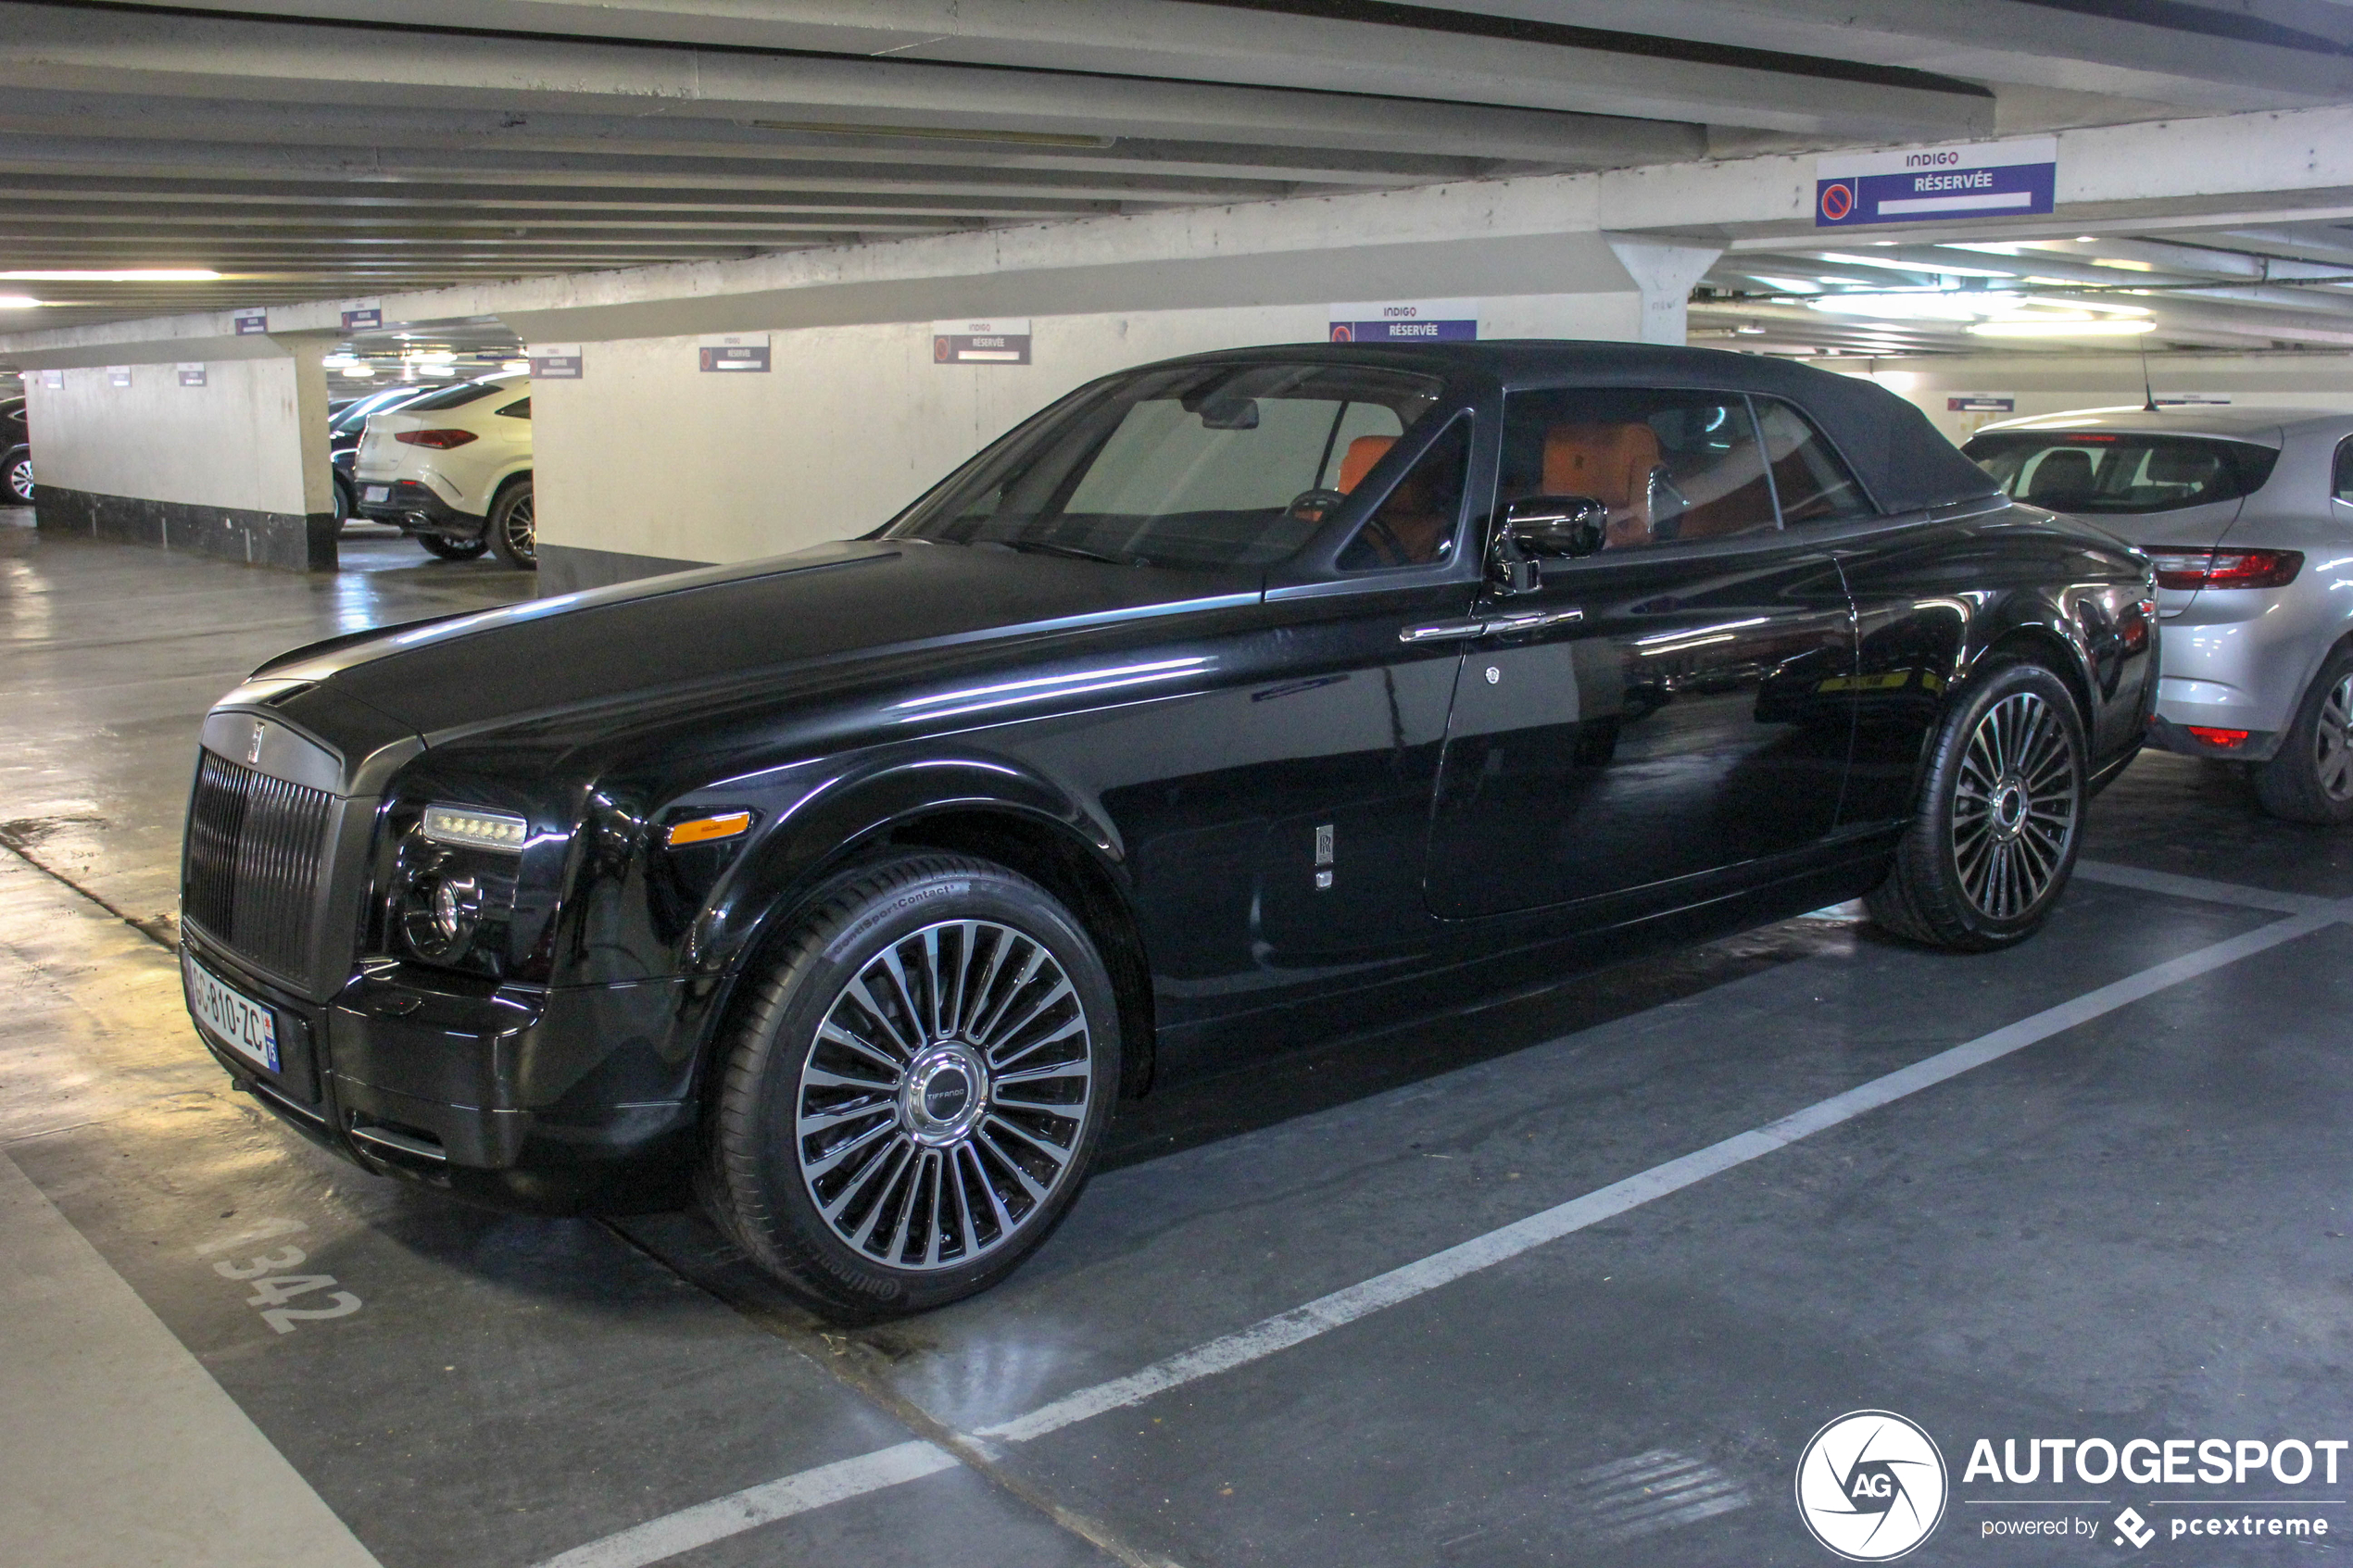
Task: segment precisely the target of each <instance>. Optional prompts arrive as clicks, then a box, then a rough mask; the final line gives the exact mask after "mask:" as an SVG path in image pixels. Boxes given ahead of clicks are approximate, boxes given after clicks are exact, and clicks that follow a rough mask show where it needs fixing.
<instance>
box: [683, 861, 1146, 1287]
mask: <svg viewBox="0 0 2353 1568" xmlns="http://www.w3.org/2000/svg"><path fill="white" fill-rule="evenodd" d="M747 984H748V987H749V1002H748V1004H747V1005H746V1006H745V1007H744V1009H743V1011H742V1014H741V1017H740V1020H739V1022H737V1023H736V1027H735V1029H734V1031H733V1035H732V1038H731V1040H730V1042H729V1046H728V1049H727V1053H726V1056H725V1058H724V1061H723V1063H722V1067H721V1073H722V1077H721V1079H720V1081H719V1084H718V1088H717V1093H716V1096H715V1101H716V1103H715V1108H714V1110H715V1114H714V1115H713V1117H712V1120H711V1130H710V1132H709V1134H708V1147H707V1148H706V1153H705V1160H704V1166H703V1188H704V1201H705V1204H706V1206H707V1207H709V1208H710V1209H711V1210H712V1214H713V1218H714V1219H716V1220H717V1221H718V1222H719V1223H720V1224H721V1226H722V1228H723V1229H724V1230H726V1231H727V1232H728V1233H729V1234H730V1235H732V1236H734V1237H735V1239H736V1242H737V1243H738V1244H739V1245H740V1246H741V1247H742V1248H744V1250H745V1252H746V1253H747V1254H748V1255H749V1257H750V1258H751V1259H752V1261H754V1262H756V1263H758V1264H760V1265H761V1267H762V1268H764V1269H766V1270H767V1271H768V1272H769V1273H773V1274H774V1275H775V1276H776V1277H777V1278H778V1279H780V1280H782V1281H784V1282H785V1283H786V1285H787V1286H791V1287H792V1288H793V1289H795V1290H796V1291H798V1292H799V1293H800V1294H801V1295H803V1296H805V1297H806V1298H809V1299H810V1300H811V1301H812V1302H813V1303H814V1304H815V1305H817V1306H818V1307H819V1308H821V1309H822V1310H824V1311H829V1312H832V1313H835V1314H837V1315H841V1316H847V1317H853V1318H864V1319H874V1318H880V1317H887V1316H896V1315H899V1314H901V1313H906V1312H916V1311H925V1310H926V1309H928V1308H932V1307H937V1306H939V1305H941V1304H943V1303H945V1302H949V1301H953V1300H956V1299H958V1298H962V1297H965V1296H970V1295H972V1294H974V1293H975V1292H977V1291H980V1290H985V1289H987V1288H988V1286H991V1285H994V1284H995V1283H997V1281H999V1280H1000V1279H1002V1278H1003V1277H1004V1276H1005V1275H1006V1274H1008V1273H1011V1272H1012V1271H1013V1269H1014V1268H1015V1267H1016V1266H1017V1265H1018V1264H1019V1263H1020V1262H1021V1261H1022V1260H1023V1259H1024V1258H1026V1257H1027V1256H1028V1255H1029V1253H1030V1252H1032V1251H1034V1250H1035V1249H1036V1248H1038V1245H1039V1244H1041V1243H1042V1242H1043V1241H1044V1240H1045V1239H1046V1237H1047V1236H1049V1235H1051V1233H1052V1231H1053V1229H1054V1227H1055V1226H1056V1225H1057V1224H1058V1223H1061V1220H1062V1218H1063V1215H1064V1214H1066V1213H1067V1212H1068V1211H1069V1210H1070V1205H1071V1203H1072V1202H1073V1200H1075V1199H1076V1198H1077V1196H1078V1191H1079V1189H1080V1187H1081V1186H1082V1185H1085V1182H1086V1179H1087V1173H1088V1165H1089V1164H1090V1162H1091V1161H1092V1160H1093V1158H1094V1153H1095V1148H1096V1146H1097V1144H1098V1143H1099V1142H1100V1140H1101V1135H1102V1131H1103V1127H1104V1124H1105V1123H1107V1122H1108V1121H1109V1120H1110V1115H1111V1109H1112V1104H1113V1101H1114V1098H1115V1096H1116V1094H1117V1091H1118V1085H1119V1055H1120V1042H1119V1014H1118V1006H1117V1002H1116V999H1115V997H1114V994H1113V991H1112V985H1111V978H1110V975H1109V974H1108V972H1106V971H1105V969H1104V967H1103V963H1102V960H1101V958H1100V957H1099V956H1098V955H1097V953H1096V950H1095V945H1094V943H1093V941H1092V940H1091V939H1090V938H1089V937H1088V935H1087V932H1086V930H1085V928H1084V927H1082V926H1081V925H1080V924H1079V923H1078V922H1077V921H1076V919H1074V918H1073V917H1072V916H1071V914H1070V912H1069V911H1068V910H1066V909H1063V906H1062V905H1061V904H1060V903H1058V902H1056V901H1055V899H1054V898H1053V897H1051V895H1049V894H1048V893H1047V892H1046V891H1045V890H1044V889H1043V888H1041V887H1039V886H1038V884H1035V883H1033V882H1030V881H1029V880H1028V879H1027V878H1026V877H1022V876H1020V875H1017V874H1016V873H1014V872H1011V871H1008V870H1006V869H1005V868H1004V867H1001V866H998V865H993V864H991V863H989V862H988V861H985V860H976V859H967V858H965V857H963V856H950V855H922V856H910V857H906V858H903V859H894V860H889V861H886V862H882V863H879V864H875V865H871V866H867V867H864V868H862V869H860V870H858V871H856V872H850V873H849V874H847V875H845V876H844V877H843V878H842V879H841V880H839V881H837V882H836V883H835V884H833V885H832V886H831V887H829V888H827V889H826V890H824V892H823V893H821V894H820V895H819V896H818V897H817V898H816V899H815V900H814V901H813V902H812V905H811V906H810V907H809V908H808V909H805V910H804V911H803V912H802V913H801V914H800V916H799V919H798V920H797V921H796V922H795V923H794V925H793V926H792V928H791V930H790V931H789V933H788V934H787V935H786V936H785V938H784V939H783V941H782V943H781V945H780V946H779V947H777V948H776V949H775V952H774V957H773V958H772V959H771V960H769V961H768V962H767V964H766V965H765V966H764V967H763V968H761V970H759V971H757V972H755V973H754V974H753V975H751V976H750V977H749V980H748V982H747Z"/></svg>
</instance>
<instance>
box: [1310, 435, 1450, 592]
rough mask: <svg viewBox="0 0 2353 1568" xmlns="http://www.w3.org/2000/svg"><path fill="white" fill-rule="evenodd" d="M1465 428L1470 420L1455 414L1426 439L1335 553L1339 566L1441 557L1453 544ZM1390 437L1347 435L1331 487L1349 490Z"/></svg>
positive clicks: (1422, 562) (1374, 566)
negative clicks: (1408, 465) (1336, 480)
mask: <svg viewBox="0 0 2353 1568" xmlns="http://www.w3.org/2000/svg"><path fill="white" fill-rule="evenodd" d="M1470 431H1471V422H1470V420H1467V419H1459V420H1455V421H1454V422H1453V424H1451V425H1449V426H1447V428H1446V432H1445V433H1444V434H1442V435H1441V436H1440V437H1439V438H1438V439H1437V440H1436V441H1435V442H1433V443H1431V445H1430V448H1429V450H1428V451H1427V452H1425V453H1423V454H1422V456H1421V460H1420V461H1418V462H1416V464H1415V465H1414V466H1413V467H1412V468H1411V469H1409V470H1406V473H1405V477H1404V478H1403V479H1401V480H1399V481H1398V482H1397V483H1396V486H1395V487H1394V488H1393V489H1391V490H1390V493H1389V494H1388V495H1387V496H1385V497H1383V498H1382V501H1381V503H1380V505H1379V506H1378V507H1377V508H1374V510H1373V515H1372V516H1370V517H1368V518H1366V519H1365V525H1364V526H1363V527H1362V528H1359V529H1358V530H1357V531H1356V537H1355V538H1353V539H1351V540H1350V541H1349V542H1348V547H1347V548H1346V549H1344V550H1342V551H1341V552H1340V570H1341V571H1379V570H1381V569H1383V568H1386V567H1393V566H1428V565H1429V564H1431V563H1432V562H1434V561H1441V560H1444V559H1445V558H1446V556H1447V553H1448V552H1449V551H1450V550H1452V549H1453V546H1454V526H1455V524H1456V523H1457V522H1459V521H1461V519H1462V515H1463V477H1464V474H1465V472H1466V470H1468V468H1469V467H1470ZM1396 440H1397V438H1396V437H1395V436H1393V435H1360V436H1356V437H1354V438H1353V440H1351V441H1350V442H1349V444H1348V445H1347V447H1346V448H1345V450H1344V451H1343V453H1342V455H1341V458H1340V473H1339V475H1338V478H1339V483H1337V484H1335V485H1333V486H1332V488H1333V489H1336V490H1339V491H1340V492H1341V493H1342V494H1346V493H1347V492H1349V491H1352V490H1353V489H1354V488H1355V487H1356V485H1357V484H1358V483H1361V482H1362V481H1363V480H1364V477H1365V474H1367V473H1369V472H1370V471H1371V470H1372V467H1373V465H1374V464H1375V463H1378V461H1380V459H1381V458H1383V457H1385V456H1387V455H1388V452H1389V449H1390V446H1392V445H1395V444H1396Z"/></svg>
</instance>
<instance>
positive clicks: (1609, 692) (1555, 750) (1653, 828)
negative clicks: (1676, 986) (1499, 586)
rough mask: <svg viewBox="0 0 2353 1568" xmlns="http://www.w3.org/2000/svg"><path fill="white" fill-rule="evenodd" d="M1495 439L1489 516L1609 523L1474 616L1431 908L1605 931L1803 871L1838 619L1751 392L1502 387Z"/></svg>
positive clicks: (1834, 688)
mask: <svg viewBox="0 0 2353 1568" xmlns="http://www.w3.org/2000/svg"><path fill="white" fill-rule="evenodd" d="M1500 477H1501V483H1500V485H1499V490H1498V495H1497V500H1498V509H1499V512H1500V509H1501V507H1502V506H1503V505H1504V504H1507V503H1509V502H1510V501H1511V500H1513V499H1514V498H1516V497H1517V496H1524V495H1580V496H1587V497H1590V498H1592V499H1593V500H1597V501H1599V502H1601V503H1602V504H1603V506H1604V507H1605V508H1607V520H1608V521H1607V530H1606V533H1605V542H1604V546H1603V547H1602V548H1600V549H1599V550H1598V551H1597V552H1595V553H1594V554H1592V555H1590V556H1588V557H1585V558H1581V559H1575V560H1556V561H1551V562H1547V563H1545V568H1544V571H1543V577H1542V582H1541V586H1539V587H1537V588H1535V589H1534V590H1533V591H1530V592H1526V593H1516V594H1510V595H1508V596H1501V597H1491V598H1489V599H1487V600H1484V601H1482V602H1481V603H1480V605H1479V606H1478V608H1475V609H1474V611H1473V612H1472V615H1473V619H1475V620H1478V621H1480V622H1481V624H1482V625H1483V627H1484V628H1485V629H1484V631H1483V632H1482V633H1481V634H1480V635H1478V636H1477V637H1476V638H1468V639H1466V641H1465V643H1464V646H1465V648H1466V657H1465V659H1464V662H1463V664H1462V667H1461V669H1460V671H1458V674H1457V677H1456V684H1455V693H1454V700H1453V706H1452V709H1451V710H1450V714H1449V718H1448V721H1447V733H1446V741H1445V746H1444V751H1443V755H1442V759H1441V764H1440V771H1439V773H1440V776H1439V784H1438V791H1437V798H1436V802H1435V806H1434V809H1433V813H1432V818H1431V826H1430V834H1429V847H1428V862H1427V870H1426V873H1425V886H1426V891H1427V896H1428V902H1429V907H1430V909H1431V910H1432V911H1433V912H1434V913H1435V914H1437V915H1438V916H1440V917H1441V918H1443V919H1448V920H1462V919H1470V918H1476V917H1479V916H1488V915H1502V914H1509V913H1513V912H1516V911H1522V910H1531V909H1552V908H1555V907H1564V906H1577V905H1580V904H1583V905H1586V906H1587V907H1588V909H1589V910H1590V912H1591V917H1592V919H1594V920H1612V919H1617V918H1624V917H1625V916H1626V915H1627V914H1628V913H1629V907H1630V910H1631V911H1632V912H1642V911H1646V910H1655V909H1670V908H1674V907H1677V906H1678V905H1680V904H1681V903H1684V902H1688V901H1692V900H1693V899H1695V898H1698V897H1706V896H1712V893H1711V889H1710V887H1709V885H1708V884H1707V879H1708V877H1709V873H1713V872H1724V871H1726V870H1727V869H1730V868H1743V869H1744V872H1745V874H1747V875H1748V876H1751V877H1753V878H1755V879H1757V880H1763V879H1765V878H1767V877H1768V876H1769V875H1770V874H1772V872H1773V871H1774V870H1775V869H1776V868H1777V867H1778V866H1779V865H1780V864H1781V863H1783V862H1788V861H1792V860H1793V859H1802V858H1803V857H1804V856H1805V855H1806V852H1807V851H1809V850H1812V849H1814V848H1815V847H1818V845H1819V844H1820V843H1821V842H1822V841H1823V840H1824V839H1825V838H1826V837H1827V836H1828V835H1829V834H1830V833H1831V830H1832V828H1833V826H1834V825H1835V823H1836V822H1837V816H1838V802H1839V793H1840V790H1841V788H1842V785H1843V779H1844V773H1845V769H1846V763H1847V752H1848V748H1849V745H1850V740H1851V734H1852V720H1851V709H1850V706H1849V704H1848V702H1847V701H1846V699H1845V697H1844V696H1843V692H1842V691H1841V690H1840V686H1839V683H1840V682H1841V681H1842V680H1844V679H1848V678H1851V674H1852V671H1853V665H1854V657H1855V644H1854V632H1853V620H1852V613H1851V606H1850V603H1849V601H1848V598H1847V595H1846V591H1845V588H1844V585H1843V581H1842V579H1841V577H1840V574H1839V571H1838V568H1837V564H1836V562H1835V560H1834V559H1833V558H1831V555H1830V554H1829V552H1828V551H1826V550H1825V549H1823V548H1822V547H1821V546H1820V545H1819V544H1818V542H1816V541H1814V540H1812V539H1810V538H1808V537H1807V536H1806V535H1805V534H1804V533H1798V532H1793V531H1787V530H1784V529H1782V528H1781V527H1780V516H1779V512H1778V509H1777V507H1776V504H1775V499H1774V491H1773V481H1772V477H1771V475H1770V473H1769V472H1768V464H1767V462H1766V459H1765V457H1764V451H1763V446H1762V444H1761V442H1760V440H1759V435H1758V430H1757V426H1756V421H1755V413H1754V412H1753V410H1752V408H1751V405H1750V401H1749V400H1748V399H1747V398H1746V397H1745V396H1743V395H1740V394H1737V393H1717V392H1660V391H1651V390H1635V389H1572V390H1566V391H1547V392H1532V393H1520V394H1516V395H1513V396H1512V397H1510V398H1509V399H1508V400H1507V402H1506V406H1505V415H1504V451H1503V455H1502V458H1501V465H1500ZM1613 895H1617V896H1625V897H1617V898H1613V897H1611V896H1613ZM1595 901H1599V902H1595Z"/></svg>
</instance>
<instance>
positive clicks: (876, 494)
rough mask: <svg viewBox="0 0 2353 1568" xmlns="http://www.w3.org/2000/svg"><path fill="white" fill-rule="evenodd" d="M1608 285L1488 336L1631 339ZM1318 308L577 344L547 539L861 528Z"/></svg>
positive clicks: (789, 542) (1301, 327) (608, 546)
mask: <svg viewBox="0 0 2353 1568" xmlns="http://www.w3.org/2000/svg"><path fill="white" fill-rule="evenodd" d="M1641 317H1642V300H1641V296H1640V295H1639V294H1638V293H1636V292H1634V291H1633V290H1632V289H1631V288H1627V289H1624V290H1622V291H1620V292H1615V293H1600V294H1589V295H1530V296H1509V297H1504V298H1499V299H1491V300H1487V301H1485V302H1483V305H1482V311H1481V316H1480V320H1479V333H1480V335H1481V336H1482V337H1583V338H1608V339H1616V340H1621V341H1623V340H1631V339H1634V338H1635V337H1636V336H1637V334H1638V333H1639V332H1640V327H1641ZM1325 318H1326V309H1325V307H1323V306H1321V305H1315V306H1302V305H1284V306H1255V307H1236V308H1226V309H1194V310H1164V311H1149V310H1148V311H1130V312H1124V313H1106V314H1095V315H1075V316H1041V317H1035V318H1033V319H1032V321H1033V332H1034V335H1035V342H1034V345H1033V349H1032V359H1033V361H1034V362H1033V363H1031V364H1029V365H1026V366H989V367H986V368H984V367H977V366H944V365H937V364H935V363H933V361H932V345H931V323H930V322H929V321H927V320H926V321H915V322H896V323H888V324H881V325H861V326H844V327H812V328H804V329H800V330H798V331H792V332H774V333H772V334H771V363H772V364H773V366H774V369H773V370H771V371H769V372H768V373H767V374H764V375H762V374H756V373H755V374H743V373H728V374H711V373H705V372H703V371H701V370H698V368H697V366H698V361H697V357H696V352H695V348H696V339H694V338H692V337H662V338H635V339H623V340H618V341H611V342H605V343H589V344H584V345H582V348H581V353H582V358H583V361H584V372H585V373H584V374H583V377H582V379H581V380H579V381H576V382H565V381H541V382H537V383H534V385H533V388H532V429H533V444H534V447H535V455H534V467H535V478H534V482H535V485H536V488H537V495H536V496H535V501H536V504H537V507H538V513H539V534H540V539H541V541H542V542H543V543H545V544H547V545H550V546H575V547H584V548H588V549H596V550H610V551H617V552H621V553H623V554H626V555H635V556H655V557H661V558H668V559H673V560H702V561H732V560H747V559H752V558H758V557H761V556H767V555H774V554H777V553H780V552H782V551H786V550H793V549H799V548H800V547H801V546H806V545H812V544H817V543H820V542H822V541H824V540H828V539H840V538H847V537H849V536H851V535H854V534H859V533H865V532H866V531H868V530H869V529H872V528H875V527H876V526H878V525H879V524H881V523H882V522H883V521H886V520H887V519H888V518H889V517H890V516H891V515H892V514H893V513H895V512H897V511H898V510H899V509H900V508H902V507H904V506H905V505H907V503H908V502H910V501H912V500H913V499H914V498H915V497H916V496H917V495H921V494H922V493H923V492H924V490H925V489H926V488H928V487H929V486H930V485H931V484H932V483H935V482H936V481H937V480H939V479H940V478H941V477H943V476H944V475H946V474H947V473H948V472H949V470H951V469H953V468H954V467H955V466H956V465H957V464H959V463H961V462H963V460H964V459H965V458H968V457H970V456H972V454H973V453H975V451H977V450H979V449H980V447H981V446H983V445H986V444H987V443H988V442H989V441H990V440H992V439H994V438H995V437H996V436H998V435H999V434H1000V433H1003V432H1004V431H1006V430H1008V429H1010V428H1011V427H1012V426H1013V425H1014V424H1015V423H1017V422H1018V421H1019V420H1022V419H1024V418H1026V417H1027V416H1028V415H1029V414H1031V413H1033V412H1035V411H1036V410H1038V408H1043V407H1044V406H1045V405H1046V404H1048V403H1050V402H1051V401H1052V400H1053V399H1054V398H1056V397H1059V396H1061V395H1063V393H1065V392H1068V391H1069V390H1070V389H1071V388H1073V387H1075V386H1077V385H1079V384H1080V383H1083V382H1086V381H1088V380H1091V379H1092V378H1094V377H1096V376H1100V375H1104V374H1107V373H1109V372H1111V371H1113V370H1120V369H1123V368H1125V367H1126V366H1130V365H1138V364H1143V363H1146V362H1148V361H1150V360H1153V359H1162V358H1171V357H1173V356H1176V355H1181V354H1192V353H1199V352H1202V351H1204V350H1208V349H1215V348H1230V347H1239V346H1243V345H1252V344H1268V343H1307V342H1319V341H1321V340H1322V339H1323V337H1324V335H1325V331H1326V324H1327V323H1326V319H1325Z"/></svg>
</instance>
